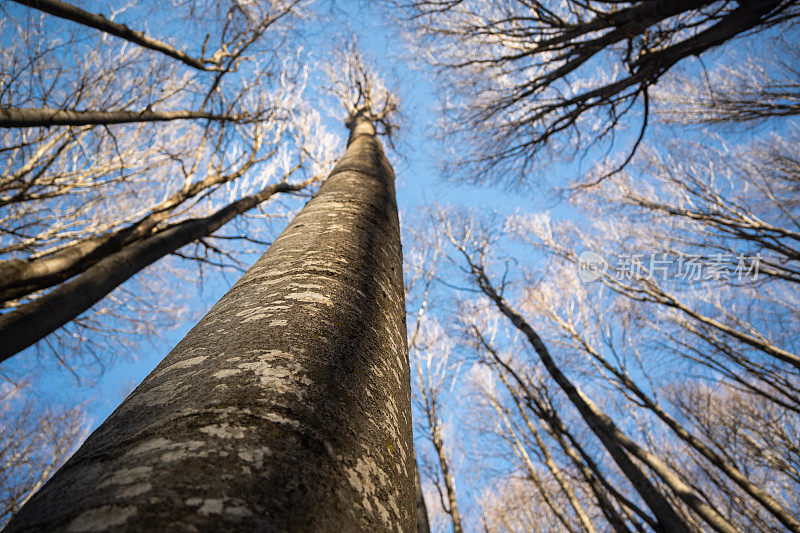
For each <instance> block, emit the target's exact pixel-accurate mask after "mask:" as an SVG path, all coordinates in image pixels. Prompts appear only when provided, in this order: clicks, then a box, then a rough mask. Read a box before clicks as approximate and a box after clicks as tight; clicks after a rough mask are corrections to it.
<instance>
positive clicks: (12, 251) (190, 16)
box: [0, 2, 331, 359]
mask: <svg viewBox="0 0 800 533" xmlns="http://www.w3.org/2000/svg"><path fill="white" fill-rule="evenodd" d="M35 4H36V6H37V7H39V8H41V9H44V10H45V11H46V12H47V13H49V15H43V16H37V15H35V13H36V12H31V11H30V10H29V9H27V8H13V7H12V6H10V5H7V6H5V7H4V8H3V9H4V11H5V13H6V14H7V15H8V17H9V21H10V20H18V21H19V22H18V23H17V24H14V25H11V24H7V25H6V26H5V27H4V33H5V35H4V40H7V42H9V43H12V46H10V47H8V48H5V49H4V53H3V57H4V59H3V69H2V71H3V79H4V82H3V89H2V91H0V102H2V103H0V105H2V107H3V117H0V119H1V120H2V121H3V122H2V125H3V126H5V127H6V128H12V129H4V130H2V134H3V137H4V138H3V149H2V152H0V157H2V163H3V167H4V174H3V177H2V178H0V209H2V214H1V215H0V253H2V255H3V256H4V257H3V260H2V262H0V280H2V281H0V300H1V301H2V305H3V306H4V307H5V308H6V311H5V312H4V313H3V315H2V317H0V330H2V331H3V336H4V338H6V339H7V342H5V343H4V344H3V347H2V356H3V358H7V357H9V356H11V355H13V354H14V353H16V352H18V351H20V350H22V349H24V348H26V347H27V346H30V345H31V344H33V343H35V342H37V341H39V340H41V339H43V338H44V337H46V336H47V335H49V334H50V333H52V332H54V331H57V330H58V329H59V328H61V327H63V326H64V325H67V324H69V323H70V322H71V321H74V320H75V319H76V318H78V317H79V316H81V314H83V313H84V312H85V311H87V310H88V309H90V308H91V307H92V306H94V305H95V304H97V303H98V302H99V301H101V300H102V299H103V298H104V297H105V296H106V295H107V294H108V293H109V292H111V291H112V290H114V289H115V288H117V287H118V286H119V285H120V284H122V283H124V282H125V281H126V280H127V279H129V278H130V277H131V276H133V275H135V274H136V273H137V272H139V271H141V270H142V269H144V268H145V267H147V266H148V265H150V264H151V263H153V262H155V261H158V260H159V259H161V258H163V257H165V256H167V255H169V254H178V255H180V256H183V257H186V258H189V259H196V260H198V261H205V262H206V263H207V264H215V263H219V262H220V260H222V262H223V263H227V264H228V265H232V264H233V265H236V260H235V257H234V256H232V255H231V253H232V252H235V251H236V250H238V249H241V246H240V245H238V244H237V243H236V241H237V240H244V241H246V240H247V239H255V241H256V242H260V240H259V239H258V238H257V236H258V234H257V233H252V232H250V233H249V235H246V236H242V237H234V239H233V242H230V239H225V236H224V235H219V233H218V230H219V229H220V228H221V227H222V226H223V225H224V224H226V223H228V222H229V221H231V220H234V219H237V218H240V217H241V216H242V215H243V214H245V213H248V212H250V211H252V210H254V209H255V208H257V207H259V208H261V207H263V205H264V203H265V202H266V201H267V200H269V199H271V198H273V197H275V196H279V195H281V194H287V193H288V194H292V193H298V192H301V191H303V190H305V189H307V188H308V187H310V186H312V185H314V184H315V183H317V182H318V181H319V180H320V178H321V176H322V175H323V172H324V170H325V168H326V166H327V164H328V163H327V161H328V152H327V150H328V149H329V148H330V146H331V145H330V141H331V139H330V137H327V136H326V135H325V134H324V133H322V132H318V131H314V135H313V136H312V135H310V132H311V130H312V129H313V130H317V129H318V125H319V116H318V115H317V114H316V113H314V112H307V109H305V108H304V104H303V103H302V102H303V101H302V92H303V88H304V84H305V81H304V78H305V74H304V70H303V68H302V67H301V66H299V65H298V64H297V62H296V61H295V56H296V51H295V49H294V48H293V47H292V46H287V43H286V42H281V40H280V39H279V38H278V37H277V36H278V35H279V34H280V33H283V32H285V31H287V30H289V29H291V23H292V21H293V20H294V19H296V17H297V15H298V14H302V11H298V10H300V9H301V7H302V4H301V3H299V2H285V3H270V4H262V3H258V2H256V3H252V4H248V5H247V6H244V5H241V4H240V3H236V2H234V3H231V4H216V3H215V4H214V6H211V8H208V7H209V6H205V7H203V6H200V5H199V4H196V3H194V2H188V3H183V4H180V5H178V6H176V7H175V10H176V11H172V12H171V16H172V17H176V16H177V17H184V18H185V21H184V24H185V25H186V27H187V28H191V27H192V25H194V24H201V25H207V27H208V28H210V29H211V30H212V32H216V33H209V34H208V35H207V36H206V39H205V43H204V44H203V43H197V44H196V46H197V47H198V48H199V49H201V50H200V51H199V52H198V53H200V55H201V56H202V54H205V53H206V50H207V49H208V46H211V45H215V44H216V45H217V46H218V47H219V48H218V51H217V52H215V53H213V54H212V55H211V56H210V57H208V58H204V59H202V60H200V59H197V58H195V59H197V60H192V59H191V58H189V56H188V55H187V53H186V52H183V51H177V50H176V49H174V48H172V47H170V46H169V45H166V44H164V43H163V42H161V41H158V40H156V39H154V38H152V37H149V36H143V35H142V34H140V33H139V32H132V33H131V32H126V31H122V30H120V28H119V25H117V24H116V23H114V22H113V21H111V20H109V19H105V18H104V17H102V16H99V15H92V14H90V13H86V12H84V11H82V10H80V9H78V8H75V7H74V6H69V5H68V4H64V3H61V2H44V3H35ZM207 8H208V9H207ZM64 10H66V11H64ZM144 11H145V10H143V9H142V8H137V7H135V6H133V7H132V6H129V7H127V8H126V9H124V10H123V12H122V13H124V14H126V15H130V16H131V18H132V19H134V20H135V19H136V18H137V17H141V16H142V14H143V12H144ZM78 12H80V13H78ZM65 13H67V14H70V13H71V15H69V16H66V15H65ZM75 13H78V15H80V16H78V15H75ZM50 15H56V16H58V17H62V16H66V18H68V19H69V20H71V21H76V22H78V23H80V24H84V25H87V24H88V25H89V26H90V27H92V28H98V29H101V30H103V31H108V32H110V35H114V36H116V37H109V35H108V34H104V33H101V32H99V31H98V32H95V31H94V30H91V33H90V36H89V37H86V38H81V39H77V38H76V37H75V35H77V33H75V32H76V31H80V32H84V33H85V32H86V29H85V28H82V27H79V26H78V27H76V25H75V24H73V23H68V24H66V25H64V24H61V23H60V22H59V19H54V18H53V17H52V16H50ZM72 15H75V16H72ZM117 15H118V14H117ZM117 15H115V16H117ZM146 15H148V16H150V17H153V16H154V15H155V13H153V12H147V13H146ZM98 17H99V19H103V21H105V22H103V21H100V22H103V23H102V24H100V23H99V22H98V20H99V19H98ZM115 28H116V29H115ZM117 30H119V31H117ZM131 31H132V30H131ZM134 34H135V35H134ZM187 34H191V33H190V32H189V33H187ZM117 37H119V38H117ZM159 43H160V44H159ZM203 57H205V56H203ZM198 72H199V74H198ZM142 80H147V82H148V83H141V81H142ZM176 108H177V110H176ZM36 117H38V118H36ZM192 118H194V119H198V118H200V119H204V120H202V121H193V122H186V121H184V120H178V121H177V122H176V121H175V120H177V119H192ZM163 121H167V122H163ZM120 122H129V123H130V124H124V125H120V124H118V123H120ZM114 124H117V125H114ZM31 126H39V127H31ZM41 126H47V127H41ZM193 242H196V243H199V244H200V245H201V248H200V253H199V254H197V253H192V252H188V253H186V252H179V250H180V249H181V248H183V247H185V246H186V245H188V244H191V243H193ZM209 253H210V254H211V256H212V258H209V257H208V254H209ZM215 255H216V256H218V257H219V259H213V256H215ZM53 310H56V311H53ZM70 329H71V330H72V331H68V332H67V334H66V335H61V336H60V337H57V338H56V339H55V340H57V341H58V340H60V339H69V338H70V336H71V335H73V334H74V331H76V330H77V331H78V332H80V329H81V322H80V321H78V322H74V323H73V324H72V327H71V328H70ZM49 344H50V345H51V346H54V351H55V352H68V351H69V350H68V348H67V347H64V346H58V343H53V342H51V341H49ZM59 355H60V356H61V357H62V358H64V359H67V357H65V356H64V353H60V354H59Z"/></svg>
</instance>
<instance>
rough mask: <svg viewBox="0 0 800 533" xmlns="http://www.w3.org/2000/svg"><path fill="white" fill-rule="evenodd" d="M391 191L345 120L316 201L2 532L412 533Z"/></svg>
mask: <svg viewBox="0 0 800 533" xmlns="http://www.w3.org/2000/svg"><path fill="white" fill-rule="evenodd" d="M393 181H394V175H393V172H392V169H391V166H390V165H389V163H388V161H387V160H386V158H385V156H384V155H383V151H382V149H381V147H380V143H379V142H378V141H377V139H376V138H375V130H374V128H373V127H372V124H371V123H370V122H368V121H366V120H364V119H361V120H356V121H355V123H354V124H353V125H352V127H351V134H350V140H349V142H348V148H347V152H346V153H345V155H344V157H343V159H342V160H341V161H340V162H339V164H338V165H337V167H336V168H335V169H334V170H333V173H332V174H331V176H330V177H329V178H328V180H327V181H326V182H325V184H324V185H323V186H322V187H321V189H320V191H319V193H318V194H317V196H316V197H315V198H314V199H313V200H311V201H310V202H309V203H308V204H307V205H306V206H305V207H304V208H303V210H302V211H301V212H300V213H299V214H298V215H297V216H296V217H295V219H294V220H293V221H292V223H291V224H290V225H289V227H287V228H286V230H284V232H283V233H282V234H281V235H280V236H279V237H278V239H276V241H275V242H274V244H273V245H272V246H271V247H270V248H269V250H267V252H266V253H265V254H264V256H262V257H261V259H259V260H258V262H256V264H255V265H254V266H253V267H252V268H251V269H250V270H249V271H248V272H247V273H246V274H245V275H244V276H243V277H242V278H241V279H240V280H239V281H238V282H237V283H236V285H234V287H233V288H232V289H231V290H230V291H229V292H228V293H227V294H226V295H225V296H224V297H223V298H222V299H221V300H220V301H219V302H218V303H217V304H216V305H215V306H214V307H213V308H212V309H211V311H209V313H208V314H207V315H206V316H205V317H204V318H203V319H202V320H201V321H200V322H199V323H198V324H197V325H196V326H195V327H194V328H193V329H192V330H191V331H190V332H189V334H188V335H187V336H186V337H185V338H184V339H183V340H182V341H181V342H180V343H179V344H178V345H177V346H176V347H175V349H173V350H172V352H170V353H169V355H167V357H166V358H165V359H164V360H163V361H162V362H161V363H160V364H159V365H158V366H157V367H156V369H155V370H154V371H153V372H152V373H151V374H150V375H149V376H148V377H147V378H146V379H145V380H144V382H143V383H142V384H141V385H139V387H137V388H136V390H134V391H133V393H131V395H130V396H129V397H128V398H127V399H126V400H125V401H124V402H123V403H122V405H120V407H118V408H117V410H116V411H114V413H113V414H112V415H111V416H110V417H109V418H108V419H107V420H106V421H105V422H104V423H103V424H102V425H101V426H100V427H99V428H98V429H97V430H96V431H95V432H94V433H93V434H92V435H91V436H90V437H89V439H88V440H87V441H86V443H84V445H83V446H82V447H81V448H80V449H79V450H78V451H77V452H76V454H75V455H74V456H73V457H72V458H71V459H70V460H69V461H68V462H67V464H66V465H65V466H64V467H63V468H62V469H61V470H59V472H57V473H56V475H55V476H54V477H53V478H52V479H51V480H50V481H49V482H48V483H47V484H46V485H45V486H44V487H43V488H42V490H41V491H40V492H39V493H38V494H36V495H35V496H34V497H33V498H32V499H31V500H30V501H29V502H28V504H27V505H25V507H23V509H22V510H21V511H20V512H19V514H18V515H16V516H15V517H14V519H13V520H12V521H11V523H10V525H9V526H8V531H43V530H47V531H50V530H65V529H67V530H70V531H72V530H74V531H79V530H100V529H102V528H113V529H129V530H135V529H148V530H153V531H168V530H202V531H232V530H237V531H250V530H259V531H387V530H393V531H394V530H401V531H413V530H414V529H415V528H416V524H417V522H416V508H417V506H416V499H415V490H414V473H415V470H416V468H415V465H414V451H413V448H412V438H411V414H410V413H411V404H410V402H411V399H410V377H409V368H408V359H407V352H406V328H405V309H404V303H403V277H402V261H401V249H400V232H399V225H398V220H397V207H396V204H395V198H394V184H393Z"/></svg>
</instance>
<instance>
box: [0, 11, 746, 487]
mask: <svg viewBox="0 0 800 533" xmlns="http://www.w3.org/2000/svg"><path fill="white" fill-rule="evenodd" d="M97 4H98V5H102V2H98V3H97ZM87 7H89V8H90V7H91V6H90V5H87ZM155 24H156V23H155V22H154V27H153V29H155V30H160V29H161V28H158V27H157V26H155ZM310 26H311V27H310V29H308V30H307V31H306V33H305V36H304V39H305V40H306V42H305V45H306V47H307V50H308V51H309V52H310V57H311V59H312V60H313V59H317V60H323V59H324V58H325V55H326V53H327V51H328V50H329V49H330V47H331V46H332V44H333V43H336V42H337V40H339V41H341V39H342V38H344V37H347V36H349V35H350V34H354V35H355V36H356V37H357V40H358V42H359V44H360V46H361V48H362V49H363V50H364V51H365V52H366V55H367V56H368V57H369V58H371V59H372V60H374V63H375V65H376V66H377V68H378V70H379V71H382V72H384V73H386V74H387V75H388V78H389V79H390V80H394V81H395V82H396V84H397V87H398V90H399V94H400V97H401V101H402V110H403V115H404V119H405V120H404V122H403V124H402V126H403V127H402V130H401V132H400V133H399V137H398V149H397V151H391V150H389V151H388V155H389V158H390V160H391V162H392V164H393V165H394V168H395V173H396V175H397V196H398V205H399V207H400V210H401V219H403V220H413V219H414V218H415V216H416V215H417V214H418V213H419V212H421V211H422V210H423V209H424V208H425V206H427V205H429V204H431V203H435V202H438V203H447V204H453V205H459V206H468V207H475V208H477V209H478V210H480V211H482V212H492V211H497V212H498V213H500V214H508V213H512V212H514V211H515V210H521V211H525V212H535V211H548V212H550V213H551V215H553V216H554V217H555V218H561V217H570V218H572V219H573V220H577V221H580V220H581V218H582V216H581V214H580V213H575V212H574V211H573V210H572V209H571V208H570V207H569V206H567V205H566V204H565V202H559V200H558V197H557V195H555V194H554V193H553V192H552V191H551V190H549V189H548V188H547V187H546V186H538V185H536V184H527V185H525V186H523V187H520V188H518V189H515V190H510V189H506V188H503V187H500V186H496V185H494V186H493V185H486V186H470V185H463V184H457V183H453V182H448V181H446V180H444V179H442V177H441V176H440V170H439V169H440V165H441V163H442V161H441V154H445V153H447V151H448V148H449V146H448V145H447V144H442V141H440V140H439V136H438V135H437V133H438V132H437V122H436V120H437V111H438V97H437V94H438V92H437V88H436V85H435V82H434V80H433V75H432V73H431V72H430V71H429V70H425V69H423V68H419V66H418V65H416V66H415V65H413V64H412V63H410V62H409V61H408V57H409V53H408V52H407V50H406V48H405V45H404V43H403V41H402V39H401V37H400V35H399V34H398V32H397V27H396V25H395V24H394V23H392V22H391V21H389V20H388V19H386V18H385V17H382V16H380V14H379V13H378V12H377V10H376V9H375V5H374V3H372V2H363V1H356V0H353V1H340V2H336V4H335V6H334V7H332V8H331V9H330V10H322V17H321V19H320V20H317V21H315V22H312V23H311V25H310ZM164 29H166V30H169V31H168V32H167V33H170V34H172V35H174V36H175V37H176V38H177V39H179V38H180V34H181V31H180V27H177V26H176V27H175V28H172V29H170V28H168V27H165V28H164ZM317 81H319V80H317ZM311 99H312V101H317V102H319V105H320V107H327V106H328V105H329V102H330V101H329V99H327V98H326V97H325V96H324V94H322V93H319V94H312V95H311ZM321 111H322V114H323V116H325V117H326V124H327V126H328V128H330V129H331V130H332V131H338V132H339V133H340V134H341V139H340V142H341V144H340V147H341V151H342V152H343V150H344V142H345V129H344V126H343V125H342V124H340V123H339V122H338V117H340V116H341V112H340V110H339V109H330V108H329V109H324V110H321ZM633 128H634V130H633V132H631V131H628V132H624V133H623V134H621V135H619V136H618V137H617V143H616V145H615V149H617V148H618V149H620V150H625V149H627V147H628V146H630V141H631V139H632V136H634V135H635V134H636V133H638V132H637V131H636V129H635V128H636V126H633ZM663 131H664V135H667V136H669V135H676V134H678V135H688V134H692V132H690V131H688V130H682V131H680V132H678V131H677V130H675V129H672V130H663ZM693 133H694V134H697V130H695V131H694V132H693ZM700 135H702V133H700ZM746 135H752V130H750V131H748V133H747V134H746ZM602 153H604V150H601V151H600V152H599V153H594V152H593V153H591V154H590V156H589V157H586V158H585V159H582V160H578V161H576V162H574V163H572V164H565V165H560V166H552V167H551V168H549V169H548V172H549V179H548V183H549V185H553V184H561V185H566V184H567V183H568V182H569V181H571V180H572V179H574V178H575V177H576V176H577V175H578V174H579V173H580V172H581V170H585V169H586V168H588V167H589V166H591V164H592V163H594V161H595V159H594V157H595V156H598V155H601V154H602ZM517 251H518V250H515V253H516V252H517ZM522 253H523V254H528V255H527V257H518V258H519V259H521V260H526V259H531V258H532V252H530V251H526V252H522ZM255 260H256V257H255V256H253V257H252V258H251V262H254V261H255ZM155 268H158V265H156V266H155ZM238 276H239V274H237V273H227V274H226V275H221V274H218V273H217V274H215V273H212V272H210V271H207V273H206V277H205V278H204V280H203V284H202V285H199V284H197V283H191V282H187V283H184V284H183V289H182V290H183V291H185V295H186V298H187V301H188V302H189V310H190V313H189V314H188V316H189V318H188V319H187V320H186V321H184V322H182V323H180V324H179V325H178V326H177V327H175V328H174V329H169V330H166V331H163V332H162V334H161V337H160V338H159V339H151V340H147V341H142V342H140V343H139V344H138V345H137V347H136V348H135V349H134V350H132V351H131V353H128V354H123V355H122V356H121V357H119V358H118V359H117V360H116V362H115V364H114V365H113V366H111V367H109V368H108V369H107V370H106V371H105V373H104V374H103V375H102V376H100V377H98V378H97V379H96V380H88V381H87V383H85V384H78V383H76V381H75V379H74V377H73V376H72V375H71V374H70V373H69V372H67V371H65V370H63V369H61V368H59V367H58V365H56V364H54V363H53V362H52V361H43V362H42V363H41V367H40V378H39V379H38V380H37V382H36V384H35V389H34V390H35V393H36V394H38V395H40V396H41V397H42V398H43V399H45V400H46V401H55V402H60V403H64V404H69V405H74V404H76V403H82V402H86V411H87V415H88V417H89V419H90V424H91V428H92V429H93V428H94V427H96V426H97V425H98V424H99V423H100V422H102V420H104V419H105V418H106V417H107V416H108V414H109V413H110V412H111V411H112V410H113V409H114V408H115V407H116V406H117V405H118V404H119V403H120V402H121V401H122V399H123V398H124V395H125V394H126V393H127V392H128V391H129V390H130V387H131V386H132V385H135V384H137V383H139V382H140V381H141V380H142V379H143V378H144V377H145V376H146V375H147V374H148V373H149V372H150V371H151V370H152V368H153V367H155V365H156V364H157V363H158V362H159V361H160V360H161V359H162V358H163V357H164V355H166V353H167V352H168V351H169V349H170V348H171V347H172V346H174V345H175V344H176V343H177V342H178V341H179V340H180V339H181V338H182V337H183V336H184V335H185V333H186V332H187V331H188V330H189V329H190V328H191V327H192V326H193V324H194V323H195V322H196V320H197V319H198V318H199V317H200V316H202V314H204V313H205V312H206V311H207V310H208V309H209V308H210V307H211V306H212V305H213V304H214V303H215V302H216V301H217V300H218V299H219V297H220V296H222V294H224V293H225V291H226V290H227V289H228V288H229V287H230V286H231V285H232V283H233V282H234V281H235V280H236V279H237V278H238ZM460 281H462V280H454V282H460ZM32 355H33V350H28V353H23V354H20V355H17V356H16V357H15V358H14V359H13V360H11V361H10V362H9V363H8V365H7V366H6V368H7V369H9V370H11V371H12V372H13V371H14V370H15V369H20V370H21V369H22V368H24V367H25V366H26V365H28V364H29V361H28V360H29V359H32ZM457 466H458V465H457ZM467 496H468V497H472V496H474V495H473V494H469V495H467Z"/></svg>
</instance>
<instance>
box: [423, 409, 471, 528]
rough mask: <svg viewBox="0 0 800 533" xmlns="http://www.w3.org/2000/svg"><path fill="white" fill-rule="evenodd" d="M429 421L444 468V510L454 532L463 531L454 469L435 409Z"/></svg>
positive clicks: (434, 442)
mask: <svg viewBox="0 0 800 533" xmlns="http://www.w3.org/2000/svg"><path fill="white" fill-rule="evenodd" d="M428 423H429V424H430V425H429V427H430V433H431V441H432V442H433V447H434V448H435V449H436V457H437V458H438V459H439V468H441V470H442V480H443V481H444V490H445V492H446V493H447V507H446V508H445V509H444V511H445V512H446V513H447V514H448V515H450V523H451V524H452V525H453V533H463V532H464V528H463V527H462V525H461V513H459V511H458V501H457V500H456V481H455V479H454V477H453V471H452V469H451V468H450V459H449V458H448V457H447V452H446V451H445V449H444V441H443V440H442V428H441V427H440V426H439V419H438V418H437V415H436V413H435V411H434V412H433V415H432V416H431V413H430V411H429V413H428Z"/></svg>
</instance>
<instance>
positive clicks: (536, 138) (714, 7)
mask: <svg viewBox="0 0 800 533" xmlns="http://www.w3.org/2000/svg"><path fill="white" fill-rule="evenodd" d="M391 3H392V4H394V5H397V6H399V8H400V13H401V14H402V16H403V17H405V18H406V20H408V21H410V27H411V29H413V32H414V33H413V34H412V35H414V37H413V41H414V43H415V44H416V45H418V47H419V48H418V50H419V57H420V58H421V59H423V60H425V61H428V62H429V63H431V64H432V65H433V66H434V67H436V68H438V69H439V72H440V73H441V74H442V76H443V84H442V86H443V88H444V90H447V89H448V88H449V89H451V91H450V92H451V95H450V96H449V97H448V98H447V99H446V102H447V103H446V105H445V117H444V119H443V120H444V127H445V129H446V131H448V135H451V134H453V133H455V134H456V136H457V137H458V138H459V139H460V141H461V142H460V143H459V144H458V146H459V148H460V149H459V150H458V151H454V152H453V154H452V156H453V157H454V158H456V162H455V163H456V164H460V165H465V166H466V168H467V170H466V172H463V173H459V174H458V176H459V177H460V178H464V177H465V176H471V179H487V180H493V179H497V178H498V177H500V176H507V178H506V179H510V180H515V179H522V178H524V177H526V176H527V175H529V174H532V173H533V174H537V173H538V172H539V171H540V170H541V163H542V162H544V161H547V160H548V159H550V158H551V157H553V156H555V157H556V158H565V159H571V158H572V157H573V156H574V155H575V154H578V153H581V152H582V151H583V150H588V149H590V148H592V147H593V146H596V142H597V141H599V140H602V139H610V140H612V141H613V139H614V138H615V136H617V134H619V133H621V131H622V130H624V129H626V128H630V127H632V124H631V120H630V119H632V118H635V119H636V120H638V121H639V125H638V126H637V127H638V128H639V131H640V133H639V135H638V136H634V137H635V138H633V139H631V140H630V143H631V144H632V145H633V146H634V149H633V150H631V151H630V153H631V154H632V153H633V151H635V147H636V146H638V144H639V143H640V142H641V140H642V136H643V134H644V130H645V128H646V125H647V122H648V115H649V96H648V95H649V93H650V91H651V90H652V88H653V87H654V86H655V85H656V84H657V83H659V81H660V79H661V78H662V77H663V76H664V75H665V74H666V73H667V72H669V71H670V70H672V69H674V67H676V66H677V65H678V64H679V63H680V64H681V65H682V66H683V65H684V64H686V63H685V62H684V60H686V59H687V58H691V57H705V56H706V55H707V54H708V53H709V52H710V51H711V50H713V49H714V48H716V47H718V46H720V45H722V44H724V43H727V42H729V41H731V40H733V39H736V38H738V37H741V36H743V35H748V34H751V33H753V32H763V31H765V30H769V29H770V28H773V27H776V26H780V27H781V28H787V27H790V25H791V24H792V22H791V21H792V20H794V19H795V17H797V15H798V13H799V12H798V7H797V4H796V3H795V2H791V1H789V0H785V1H781V0H765V1H755V2H737V1H735V0H729V1H723V2H711V1H708V0H703V1H695V2H673V1H671V0H663V1H653V0H642V1H634V2H627V3H624V4H621V3H618V2H604V1H593V0H590V1H584V0H574V1H573V0H567V1H564V2H557V1H553V2H550V1H528V0H499V1H498V0H467V1H451V0H420V1H415V0H410V1H405V0H398V1H394V0H392V2H391ZM419 34H421V35H423V36H424V38H422V39H417V35H419ZM599 154H600V155H602V151H600V152H599ZM542 156H543V157H542ZM629 158H630V157H628V158H626V161H625V162H627V161H628V160H629ZM451 166H452V164H451Z"/></svg>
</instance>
